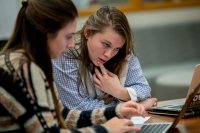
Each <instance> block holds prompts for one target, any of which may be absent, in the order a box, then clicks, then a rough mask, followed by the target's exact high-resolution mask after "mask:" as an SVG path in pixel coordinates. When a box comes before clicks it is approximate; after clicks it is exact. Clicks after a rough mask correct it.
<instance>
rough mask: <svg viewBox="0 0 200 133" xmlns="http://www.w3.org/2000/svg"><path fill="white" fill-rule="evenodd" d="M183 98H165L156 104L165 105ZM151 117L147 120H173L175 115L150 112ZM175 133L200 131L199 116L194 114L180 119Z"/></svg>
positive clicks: (181, 100)
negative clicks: (165, 99)
mask: <svg viewBox="0 0 200 133" xmlns="http://www.w3.org/2000/svg"><path fill="white" fill-rule="evenodd" d="M184 100H185V99H176V100H167V101H161V102H158V106H160V105H166V104H170V103H174V102H177V103H181V102H183V101H184ZM150 116H151V118H150V119H149V120H148V121H147V122H148V123H153V122H173V120H174V119H175V117H173V116H164V115H153V114H150ZM174 132H175V133H200V116H195V117H191V118H186V119H181V120H180V121H179V123H178V125H177V126H176V130H174Z"/></svg>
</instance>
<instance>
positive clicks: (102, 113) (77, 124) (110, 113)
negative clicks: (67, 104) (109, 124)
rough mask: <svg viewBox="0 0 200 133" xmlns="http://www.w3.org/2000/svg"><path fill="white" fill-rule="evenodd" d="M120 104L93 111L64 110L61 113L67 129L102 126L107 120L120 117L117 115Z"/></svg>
mask: <svg viewBox="0 0 200 133" xmlns="http://www.w3.org/2000/svg"><path fill="white" fill-rule="evenodd" d="M120 106H121V104H118V105H117V106H113V107H107V108H101V109H94V110H87V111H81V110H69V109H67V108H64V110H63V111H62V114H63V117H64V118H65V122H66V125H67V128H82V127H86V126H92V125H98V124H103V123H105V122H106V121H107V120H109V119H111V118H113V117H115V116H118V117H122V115H121V114H120V113H119V108H120Z"/></svg>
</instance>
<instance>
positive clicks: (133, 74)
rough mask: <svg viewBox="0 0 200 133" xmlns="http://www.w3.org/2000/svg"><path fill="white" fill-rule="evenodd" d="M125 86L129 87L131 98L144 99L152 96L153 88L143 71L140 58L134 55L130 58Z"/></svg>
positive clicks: (135, 99)
mask: <svg viewBox="0 0 200 133" xmlns="http://www.w3.org/2000/svg"><path fill="white" fill-rule="evenodd" d="M124 87H125V88H127V90H128V93H129V95H130V97H131V100H134V101H143V100H145V99H147V98H149V97H151V88H150V86H149V84H148V82H147V80H146V78H145V76H144V74H143V72H142V68H141V66H140V63H139V60H138V58H137V57H136V56H134V55H131V56H130V58H129V64H128V73H127V77H126V80H125V85H124Z"/></svg>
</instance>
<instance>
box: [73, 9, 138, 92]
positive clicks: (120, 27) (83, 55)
mask: <svg viewBox="0 0 200 133" xmlns="http://www.w3.org/2000/svg"><path fill="white" fill-rule="evenodd" d="M108 27H111V28H112V29H113V30H114V31H115V32H116V33H118V34H119V35H120V36H122V37H123V38H124V39H125V44H124V45H123V47H122V48H121V49H120V50H119V52H118V53H117V55H115V56H114V57H113V58H112V59H110V60H109V61H108V62H106V63H105V64H104V65H105V67H106V69H108V70H109V71H111V72H113V73H115V74H117V75H118V76H119V74H120V71H121V70H122V67H123V65H124V63H125V62H126V60H125V57H126V56H127V55H129V54H131V53H133V54H134V50H133V36H132V33H131V28H130V26H129V23H128V20H127V18H126V16H125V14H124V13H123V12H121V11H120V10H118V9H117V8H115V7H110V6H103V7H101V8H100V9H98V10H97V11H96V12H95V13H94V14H93V15H91V16H89V18H88V19H87V21H86V23H85V24H84V26H83V28H82V29H81V30H80V31H79V32H78V33H77V35H78V37H80V38H79V39H80V40H79V41H78V43H77V45H80V47H79V49H78V50H79V51H80V54H79V53H78V54H77V51H76V50H74V51H73V50H72V53H74V52H76V54H74V55H78V56H76V57H75V58H76V59H78V60H81V63H82V66H81V75H84V81H83V82H84V83H85V85H87V83H86V82H87V81H86V79H87V78H88V77H87V73H88V71H89V70H88V68H89V66H90V63H91V61H90V58H89V54H88V49H87V39H86V37H85V35H84V30H85V29H87V30H89V36H93V35H94V34H96V33H100V32H103V31H104V29H105V28H108ZM80 83H81V82H80ZM86 89H87V90H88V88H87V86H86Z"/></svg>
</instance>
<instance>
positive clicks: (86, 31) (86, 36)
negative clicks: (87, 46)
mask: <svg viewBox="0 0 200 133" xmlns="http://www.w3.org/2000/svg"><path fill="white" fill-rule="evenodd" d="M84 36H85V38H86V39H88V37H89V36H90V30H89V29H87V28H85V29H84Z"/></svg>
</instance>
